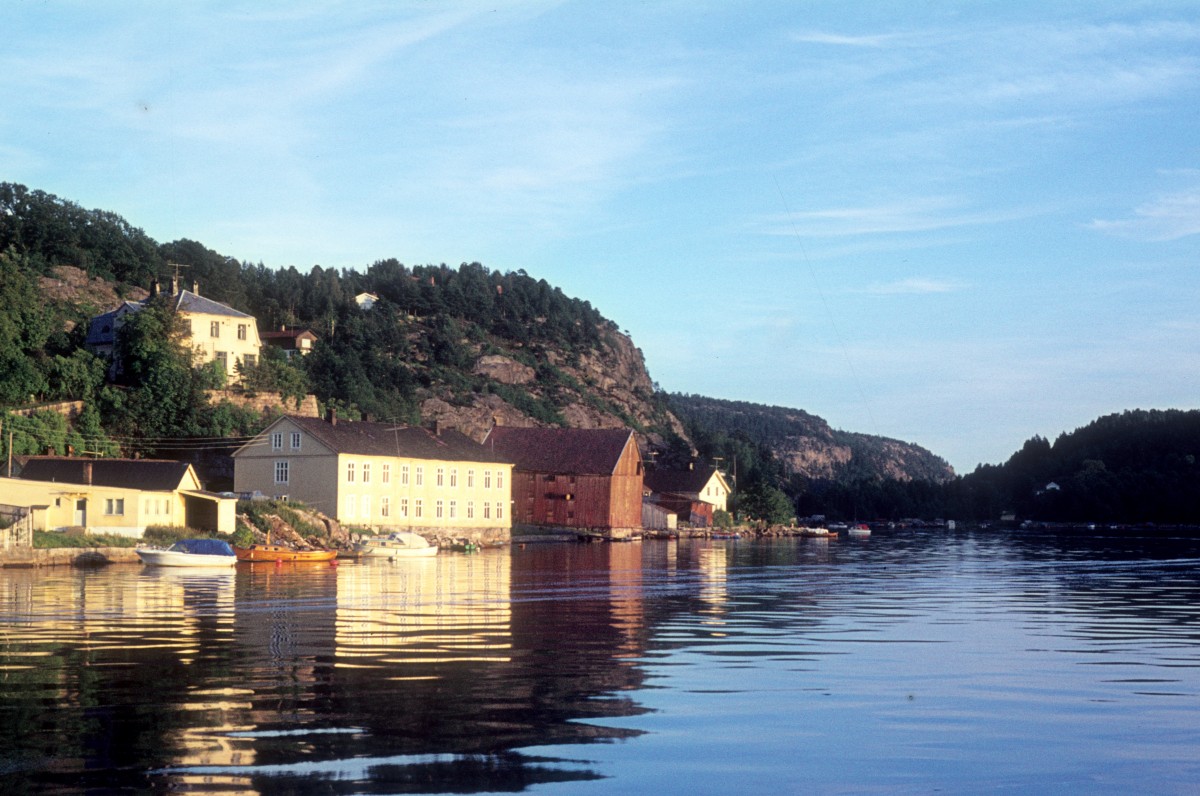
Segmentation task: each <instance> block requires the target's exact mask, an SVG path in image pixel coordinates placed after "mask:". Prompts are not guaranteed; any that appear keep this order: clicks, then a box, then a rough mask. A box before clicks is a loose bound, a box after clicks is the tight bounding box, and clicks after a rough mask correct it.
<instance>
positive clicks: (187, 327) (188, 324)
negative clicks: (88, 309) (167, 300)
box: [104, 318, 192, 337]
mask: <svg viewBox="0 0 1200 796" xmlns="http://www.w3.org/2000/svg"><path fill="white" fill-rule="evenodd" d="M104 331H106V332H107V331H108V327H107V326H105V327H104ZM183 333H184V334H185V335H187V336H188V337H191V336H192V319H191V318H188V319H186V320H185V321H184V322H183Z"/></svg>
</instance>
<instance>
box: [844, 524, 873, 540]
mask: <svg viewBox="0 0 1200 796" xmlns="http://www.w3.org/2000/svg"><path fill="white" fill-rule="evenodd" d="M847 533H849V534H850V535H851V536H859V537H866V536H870V535H871V528H870V526H868V525H863V524H862V523H859V524H858V525H852V526H850V530H849V531H847Z"/></svg>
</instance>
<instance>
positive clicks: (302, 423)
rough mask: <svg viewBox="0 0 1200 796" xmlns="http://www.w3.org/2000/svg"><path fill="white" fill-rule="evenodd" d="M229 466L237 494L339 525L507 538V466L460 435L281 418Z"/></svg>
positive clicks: (509, 522)
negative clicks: (275, 501)
mask: <svg viewBox="0 0 1200 796" xmlns="http://www.w3.org/2000/svg"><path fill="white" fill-rule="evenodd" d="M233 461H234V476H233V482H234V490H235V491H236V492H261V493H262V494H264V495H270V496H273V497H285V496H286V497H288V498H291V499H294V500H299V501H302V502H304V503H307V504H308V505H310V506H312V507H313V508H315V509H318V510H319V511H322V512H324V513H325V514H328V515H329V516H331V517H335V518H337V520H338V522H340V523H342V524H343V525H350V526H359V527H363V528H368V529H372V530H376V531H389V530H405V531H414V532H416V533H421V534H426V535H431V534H432V535H437V534H449V535H453V536H463V537H467V538H470V539H473V540H479V539H484V537H487V538H488V540H496V539H500V538H504V539H507V537H508V536H509V535H510V533H511V528H512V518H511V508H510V502H511V491H510V490H511V484H512V469H513V468H512V464H510V463H509V462H507V461H506V460H505V459H504V457H503V456H500V455H497V454H495V453H493V452H492V451H491V449H489V448H485V447H484V446H482V445H480V444H479V443H477V442H475V441H474V440H472V439H471V438H469V437H467V436H466V435H464V434H461V433H460V432H458V431H454V430H441V429H439V428H435V429H432V430H431V429H427V428H415V427H410V426H400V425H396V424H393V423H372V422H367V421H349V420H337V419H336V418H333V417H332V416H331V417H329V418H328V419H324V420H323V419H320V418H312V417H297V416H293V415H287V416H284V417H281V418H279V419H277V420H276V421H275V422H274V423H272V424H271V425H269V426H267V428H266V429H265V430H264V431H263V433H262V434H260V435H259V436H258V437H256V438H255V439H254V440H253V441H251V442H249V443H247V444H245V445H243V446H242V447H241V448H239V449H238V450H237V451H235V452H234V453H233Z"/></svg>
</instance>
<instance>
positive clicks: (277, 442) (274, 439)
mask: <svg viewBox="0 0 1200 796" xmlns="http://www.w3.org/2000/svg"><path fill="white" fill-rule="evenodd" d="M271 450H273V451H281V450H283V432H282V431H276V432H275V433H273V434H272V435H271Z"/></svg>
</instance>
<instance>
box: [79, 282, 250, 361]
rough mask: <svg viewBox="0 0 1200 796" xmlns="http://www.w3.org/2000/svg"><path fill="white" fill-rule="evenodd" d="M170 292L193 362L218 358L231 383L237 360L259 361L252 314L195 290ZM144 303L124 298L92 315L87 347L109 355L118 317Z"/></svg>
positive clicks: (118, 322)
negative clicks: (181, 321) (113, 308)
mask: <svg viewBox="0 0 1200 796" xmlns="http://www.w3.org/2000/svg"><path fill="white" fill-rule="evenodd" d="M193 287H195V285H193ZM173 296H174V298H173V303H174V306H175V312H176V313H178V315H179V316H180V318H182V319H183V325H184V330H185V334H186V335H187V337H186V339H185V340H184V343H185V344H186V345H187V346H188V347H189V348H190V349H191V350H192V353H193V357H194V359H193V362H194V363H195V364H197V365H204V364H207V363H209V362H213V361H217V362H220V363H221V367H222V369H223V370H224V372H225V377H226V379H227V381H228V382H229V383H231V384H232V383H235V382H237V381H238V378H239V376H238V372H237V365H238V363H239V362H240V363H242V364H243V365H245V366H247V367H250V366H253V365H256V364H258V358H259V355H260V353H261V349H262V341H261V340H260V339H259V336H258V325H257V324H256V322H255V320H254V316H252V315H247V314H246V313H244V312H239V311H238V310H235V309H233V308H232V307H230V306H227V305H225V304H222V303H221V302H219V301H213V300H212V299H210V298H205V297H204V296H201V295H200V294H199V293H197V292H195V291H194V290H177V291H176V292H175V293H174V294H173ZM144 306H145V302H138V301H126V302H124V303H123V304H121V306H120V307H117V308H116V309H115V310H112V311H111V312H106V313H104V314H103V315H98V316H96V317H95V318H92V320H91V322H90V324H89V325H88V336H87V346H88V348H89V349H90V350H91V351H92V352H93V353H96V354H100V355H102V356H111V355H112V353H113V347H114V344H115V342H116V334H117V329H118V328H120V325H121V319H122V318H124V317H125V316H126V315H128V314H129V313H131V312H138V311H139V310H141V309H142V307H144Z"/></svg>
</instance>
